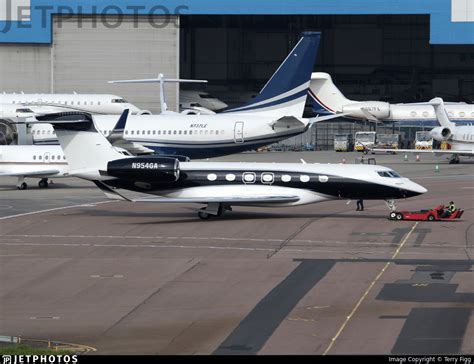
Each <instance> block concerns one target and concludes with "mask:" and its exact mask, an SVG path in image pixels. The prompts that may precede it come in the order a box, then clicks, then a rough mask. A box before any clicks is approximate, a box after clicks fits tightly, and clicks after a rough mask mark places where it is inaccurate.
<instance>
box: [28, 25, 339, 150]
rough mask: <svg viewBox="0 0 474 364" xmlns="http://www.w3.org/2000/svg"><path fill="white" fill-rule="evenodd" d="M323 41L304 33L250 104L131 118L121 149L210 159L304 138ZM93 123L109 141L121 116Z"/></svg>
mask: <svg viewBox="0 0 474 364" xmlns="http://www.w3.org/2000/svg"><path fill="white" fill-rule="evenodd" d="M319 41H320V33H314V32H310V33H303V37H302V38H301V39H300V41H299V42H298V44H297V45H296V46H295V47H294V48H293V50H292V51H291V52H290V54H289V55H288V56H287V57H286V59H285V60H284V61H283V63H282V64H281V65H280V67H279V68H278V69H277V71H276V72H275V73H274V75H273V76H272V77H271V79H270V80H269V81H268V82H267V84H266V85H265V86H264V87H263V89H262V90H261V91H260V93H259V94H258V95H257V97H255V98H254V99H253V100H252V101H251V102H250V103H248V104H246V105H244V106H241V107H238V108H236V109H232V110H228V111H226V112H224V113H221V114H216V115H182V114H179V113H173V112H169V111H167V112H164V113H162V114H160V115H130V116H129V118H128V121H127V126H126V128H125V130H124V132H123V136H122V138H121V140H119V141H117V143H118V145H120V146H122V147H124V148H127V145H133V146H134V149H135V150H138V149H140V148H141V149H142V150H143V151H152V152H153V151H154V152H156V153H158V154H161V155H184V156H187V157H190V158H208V157H215V156H220V155H227V154H232V153H238V152H242V151H245V150H250V149H256V148H258V147H260V146H263V145H268V144H271V143H274V142H277V141H280V140H283V139H286V138H289V137H291V136H294V135H297V134H301V133H303V132H305V131H306V130H307V129H308V128H309V127H310V125H311V124H312V122H313V121H314V120H308V119H303V118H302V116H303V111H304V105H305V101H306V96H307V91H308V87H309V82H310V79H311V73H312V70H313V66H314V62H315V59H316V53H317V49H318V46H319ZM335 117H337V115H331V116H329V117H328V118H335ZM322 119H324V118H320V119H317V120H322ZM94 122H95V124H96V125H97V128H98V130H99V131H100V132H101V133H102V134H104V135H105V136H108V135H109V134H110V131H111V130H112V129H113V126H114V125H115V123H116V122H117V116H110V115H108V116H105V115H94ZM45 128H47V129H46V130H45ZM32 132H33V137H34V138H35V140H36V141H41V139H42V138H48V137H49V138H51V137H52V136H54V135H53V130H52V128H51V126H49V125H48V126H44V125H35V126H34V127H33V130H32ZM54 137H55V136H54ZM127 149H128V148H127Z"/></svg>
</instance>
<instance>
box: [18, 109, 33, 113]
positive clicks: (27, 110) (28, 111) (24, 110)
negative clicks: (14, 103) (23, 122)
mask: <svg viewBox="0 0 474 364" xmlns="http://www.w3.org/2000/svg"><path fill="white" fill-rule="evenodd" d="M16 112H18V113H33V110H31V109H16Z"/></svg>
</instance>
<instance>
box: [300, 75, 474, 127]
mask: <svg viewBox="0 0 474 364" xmlns="http://www.w3.org/2000/svg"><path fill="white" fill-rule="evenodd" d="M308 93H309V97H310V100H311V101H312V103H313V108H314V109H315V111H316V112H317V113H320V114H334V113H337V112H342V113H347V115H346V116H345V118H350V119H358V120H369V121H373V122H398V123H399V125H400V126H403V125H420V126H433V127H435V126H437V125H438V121H437V119H436V115H435V113H434V110H433V108H432V107H431V106H430V105H429V104H427V103H420V104H417V103H412V104H390V103H388V102H383V101H354V100H349V99H348V98H346V97H345V96H344V95H343V94H342V92H341V91H340V90H339V89H338V88H337V87H336V85H334V83H333V81H332V78H331V76H330V75H329V74H327V73H324V72H315V73H313V74H312V76H311V84H310V88H309V91H308ZM445 108H446V112H447V114H448V116H449V118H450V119H451V121H452V122H454V123H456V124H470V123H474V105H470V104H465V103H445Z"/></svg>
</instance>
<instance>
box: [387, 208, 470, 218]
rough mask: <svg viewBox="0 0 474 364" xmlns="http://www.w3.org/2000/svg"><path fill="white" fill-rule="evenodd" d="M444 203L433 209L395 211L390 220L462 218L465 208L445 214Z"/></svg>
mask: <svg viewBox="0 0 474 364" xmlns="http://www.w3.org/2000/svg"><path fill="white" fill-rule="evenodd" d="M444 211H445V209H444V205H439V206H438V207H435V208H434V209H431V210H420V211H414V212H412V211H393V212H391V213H390V217H389V219H390V220H408V221H451V220H455V219H459V218H461V216H462V214H463V213H464V210H462V209H456V210H455V211H454V212H453V213H452V214H451V215H449V216H447V217H441V216H443V212H444Z"/></svg>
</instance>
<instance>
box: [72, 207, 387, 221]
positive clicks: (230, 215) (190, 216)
mask: <svg viewBox="0 0 474 364" xmlns="http://www.w3.org/2000/svg"><path fill="white" fill-rule="evenodd" d="M186 210H188V211H186ZM197 211H198V209H195V210H194V209H191V208H183V212H160V211H156V212H131V211H114V210H92V211H91V210H85V209H84V210H80V211H79V212H77V213H73V214H70V215H83V214H86V215H88V216H93V217H131V218H141V217H143V218H159V219H166V220H164V221H160V220H155V221H146V222H130V224H134V225H148V224H170V223H186V222H193V223H194V222H196V221H200V220H199V218H198V217H197V216H196V212H197ZM346 211H347V210H344V211H339V212H335V213H329V214H323V213H314V214H312V213H294V214H292V213H278V212H275V213H269V212H258V211H231V212H227V213H225V214H223V215H222V216H218V217H217V216H216V217H213V218H211V219H209V220H208V221H203V223H206V222H218V221H234V220H237V221H238V220H256V219H322V218H328V217H332V218H337V219H350V220H353V219H387V218H388V213H387V214H384V215H380V214H376V215H374V214H370V213H365V212H364V213H361V214H355V213H351V214H343V213H344V212H346ZM169 218H177V219H175V220H169ZM120 224H123V222H120Z"/></svg>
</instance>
